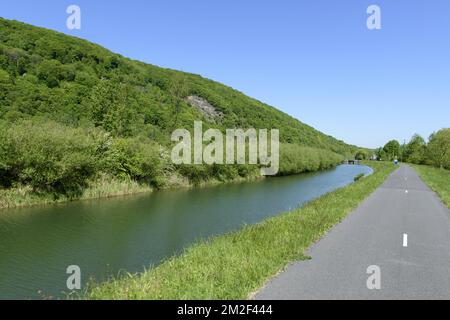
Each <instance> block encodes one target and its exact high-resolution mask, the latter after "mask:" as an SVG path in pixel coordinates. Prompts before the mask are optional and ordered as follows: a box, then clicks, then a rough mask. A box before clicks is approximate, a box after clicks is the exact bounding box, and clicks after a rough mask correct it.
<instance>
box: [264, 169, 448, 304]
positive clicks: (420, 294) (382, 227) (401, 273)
mask: <svg viewBox="0 0 450 320" xmlns="http://www.w3.org/2000/svg"><path fill="white" fill-rule="evenodd" d="M449 187H450V186H449ZM306 254H307V255H309V256H311V258H312V259H311V260H308V261H299V262H296V263H294V264H292V265H290V266H289V267H288V268H287V269H286V271H284V272H282V273H281V274H279V275H278V276H276V277H275V278H274V279H272V280H271V281H269V282H268V284H267V285H266V286H265V287H264V288H262V289H261V291H260V292H259V293H257V294H256V296H255V299H263V300H265V299H273V300H285V299H294V300H309V299H313V300H316V299H357V300H361V299H450V210H449V209H448V208H447V207H446V206H444V204H443V203H442V202H441V201H440V200H439V198H438V196H437V195H436V194H435V193H434V192H433V191H432V190H431V189H430V188H429V187H428V186H426V185H425V183H424V182H423V181H422V180H421V179H420V178H419V176H418V175H417V174H416V173H415V171H414V170H413V169H412V168H410V167H408V166H406V165H402V166H401V167H400V168H399V169H398V170H397V171H395V172H394V173H393V174H392V175H391V176H389V177H388V179H387V180H386V181H385V182H384V184H383V185H382V186H381V187H380V188H378V189H377V190H376V191H375V192H374V193H373V194H372V195H371V196H369V198H367V199H366V200H365V201H364V202H363V203H362V204H361V205H360V206H359V207H358V209H356V210H355V211H354V212H353V213H351V214H350V215H349V216H348V217H347V218H346V219H345V220H344V221H343V222H342V223H341V224H339V225H338V226H336V227H335V228H334V229H333V230H332V231H331V232H330V233H329V234H328V235H327V236H325V237H324V238H323V239H322V240H321V241H319V242H318V243H317V244H315V245H314V246H313V247H311V248H310V250H309V251H308V252H307V253H306Z"/></svg>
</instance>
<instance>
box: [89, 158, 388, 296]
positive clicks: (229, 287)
mask: <svg viewBox="0 0 450 320" xmlns="http://www.w3.org/2000/svg"><path fill="white" fill-rule="evenodd" d="M371 166H372V167H373V168H374V169H375V172H374V174H373V175H371V176H368V177H366V178H364V179H361V180H359V181H358V182H355V183H354V184H352V185H350V186H348V187H345V188H342V189H339V190H337V191H335V192H332V193H329V194H327V195H325V196H323V197H321V198H319V199H317V200H314V201H312V202H310V203H308V204H307V205H305V206H304V207H302V208H300V209H297V210H295V211H292V212H288V213H284V214H280V215H278V216H276V217H274V218H271V219H268V220H266V221H264V222H262V223H260V224H256V225H252V226H247V227H245V228H243V229H242V230H239V231H237V232H233V233H230V234H227V235H224V236H219V237H216V238H212V239H209V240H206V241H203V242H200V243H198V244H197V245H195V246H193V247H191V248H189V249H187V250H186V251H185V252H184V253H183V254H182V255H180V256H177V257H173V258H171V259H169V260H167V261H165V262H164V263H162V264H161V265H160V266H158V267H156V268H153V269H150V270H148V271H146V272H145V273H143V274H134V275H128V276H126V277H122V278H119V279H117V280H112V281H109V282H106V283H103V284H98V285H95V284H91V286H90V288H89V289H88V290H87V292H86V295H85V296H84V297H83V298H86V299H246V298H248V297H249V295H250V293H251V292H254V291H255V290H258V289H259V288H261V287H262V286H263V285H264V283H265V282H266V281H267V280H268V279H269V278H270V277H272V276H273V275H275V274H276V273H277V272H279V271H280V270H282V269H283V268H285V267H286V266H287V265H288V264H289V263H290V262H292V261H295V260H299V259H306V258H307V257H305V255H304V252H305V250H306V249H307V248H309V247H310V246H311V245H312V244H313V243H314V242H316V241H318V240H319V239H320V238H321V237H322V236H323V235H324V234H325V233H326V232H328V230H330V228H332V227H333V226H334V225H336V224H337V223H339V222H340V221H341V220H342V219H343V218H344V217H345V216H346V215H347V214H348V213H349V212H351V211H352V210H354V209H355V208H356V207H357V206H358V204H359V203H360V202H361V201H363V200H364V199H365V198H366V197H367V196H368V195H370V194H371V193H372V192H373V191H374V190H375V189H376V188H377V187H378V186H379V185H380V184H381V183H382V182H383V181H384V180H385V178H386V177H387V176H388V175H389V174H390V173H391V172H392V171H393V170H394V169H395V167H394V166H393V165H392V164H390V163H371Z"/></svg>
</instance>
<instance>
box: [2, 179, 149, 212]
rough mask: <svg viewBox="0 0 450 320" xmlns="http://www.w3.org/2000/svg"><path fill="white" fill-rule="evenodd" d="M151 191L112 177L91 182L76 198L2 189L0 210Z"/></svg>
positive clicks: (26, 190) (20, 189)
mask: <svg viewBox="0 0 450 320" xmlns="http://www.w3.org/2000/svg"><path fill="white" fill-rule="evenodd" d="M150 191H152V188H151V187H150V186H148V185H144V184H140V183H137V182H136V181H132V180H131V179H122V180H119V179H115V178H110V177H103V178H100V179H98V180H96V181H94V182H91V183H90V184H89V187H88V188H86V189H85V190H84V191H83V194H82V195H80V196H79V197H76V198H72V197H67V196H63V195H59V196H57V197H55V194H53V193H43V192H42V193H36V192H34V191H33V189H32V188H31V187H30V186H22V187H16V188H11V189H3V190H1V189H0V209H9V208H16V207H28V206H35V205H45V204H51V203H60V202H67V201H73V200H86V199H97V198H108V197H116V196H124V195H130V194H138V193H143V192H150Z"/></svg>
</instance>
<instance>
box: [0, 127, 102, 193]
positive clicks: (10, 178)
mask: <svg viewBox="0 0 450 320" xmlns="http://www.w3.org/2000/svg"><path fill="white" fill-rule="evenodd" d="M0 139H1V141H2V143H1V144H0V150H1V152H0V181H1V184H2V185H3V187H11V186H13V185H16V184H20V185H30V186H32V187H33V188H34V189H35V190H36V191H47V192H55V193H61V194H65V195H66V194H74V195H77V194H79V193H80V192H81V190H82V189H83V188H84V187H86V185H87V181H88V179H90V178H91V177H93V176H94V174H95V173H96V171H97V169H98V168H97V160H98V156H99V155H98V154H97V150H98V146H99V145H100V144H101V140H100V139H99V136H98V135H97V133H96V132H95V130H94V131H92V132H89V131H86V130H84V129H72V128H67V127H65V126H63V125H61V124H58V123H55V122H44V121H29V120H27V121H23V122H19V123H16V124H13V125H12V126H10V125H6V124H5V123H2V124H1V125H0Z"/></svg>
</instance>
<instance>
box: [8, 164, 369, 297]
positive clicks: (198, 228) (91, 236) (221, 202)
mask: <svg viewBox="0 0 450 320" xmlns="http://www.w3.org/2000/svg"><path fill="white" fill-rule="evenodd" d="M370 172H371V169H370V168H368V167H365V166H351V165H342V166H339V167H337V168H336V169H333V170H330V171H326V172H321V173H315V174H303V175H297V176H290V177H282V178H270V179H265V180H262V181H258V182H251V183H241V184H227V185H221V186H216V187H210V188H203V189H194V190H183V191H167V192H157V193H153V194H147V195H139V196H132V197H122V198H114V199H103V200H95V201H79V202H73V203H69V204H64V205H54V206H45V207H33V208H23V209H14V210H3V211H0V299H17V298H25V299H39V298H49V297H53V298H64V297H65V295H64V293H63V292H67V291H68V290H67V288H66V280H67V277H68V275H67V274H66V268H67V267H68V266H69V265H78V266H80V268H81V271H82V280H83V283H85V282H86V281H87V280H88V279H89V278H91V277H95V279H97V280H103V279H105V278H107V277H108V276H111V275H117V274H118V273H119V271H121V270H126V271H129V272H138V271H142V270H143V268H144V267H148V266H151V265H155V264H158V263H159V262H161V260H162V259H164V258H167V257H170V256H172V255H174V254H176V253H178V252H180V250H182V249H183V248H185V247H186V246H189V245H191V244H192V243H194V242H195V241H197V240H198V239H201V238H205V237H209V236H212V235H219V234H223V233H225V232H228V231H232V230H236V229H238V228H239V227H241V226H242V225H243V224H252V223H257V222H260V221H262V220H264V219H266V218H268V217H270V216H273V215H276V214H278V213H280V212H283V211H286V210H289V209H294V208H296V207H298V206H300V205H301V204H303V203H305V202H306V201H308V200H311V199H313V198H316V197H318V196H321V195H323V194H324V193H327V192H330V191H333V190H335V189H337V188H339V187H343V186H345V185H347V184H349V183H351V182H353V178H354V177H355V176H357V175H358V174H360V173H364V174H369V173H370Z"/></svg>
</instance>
